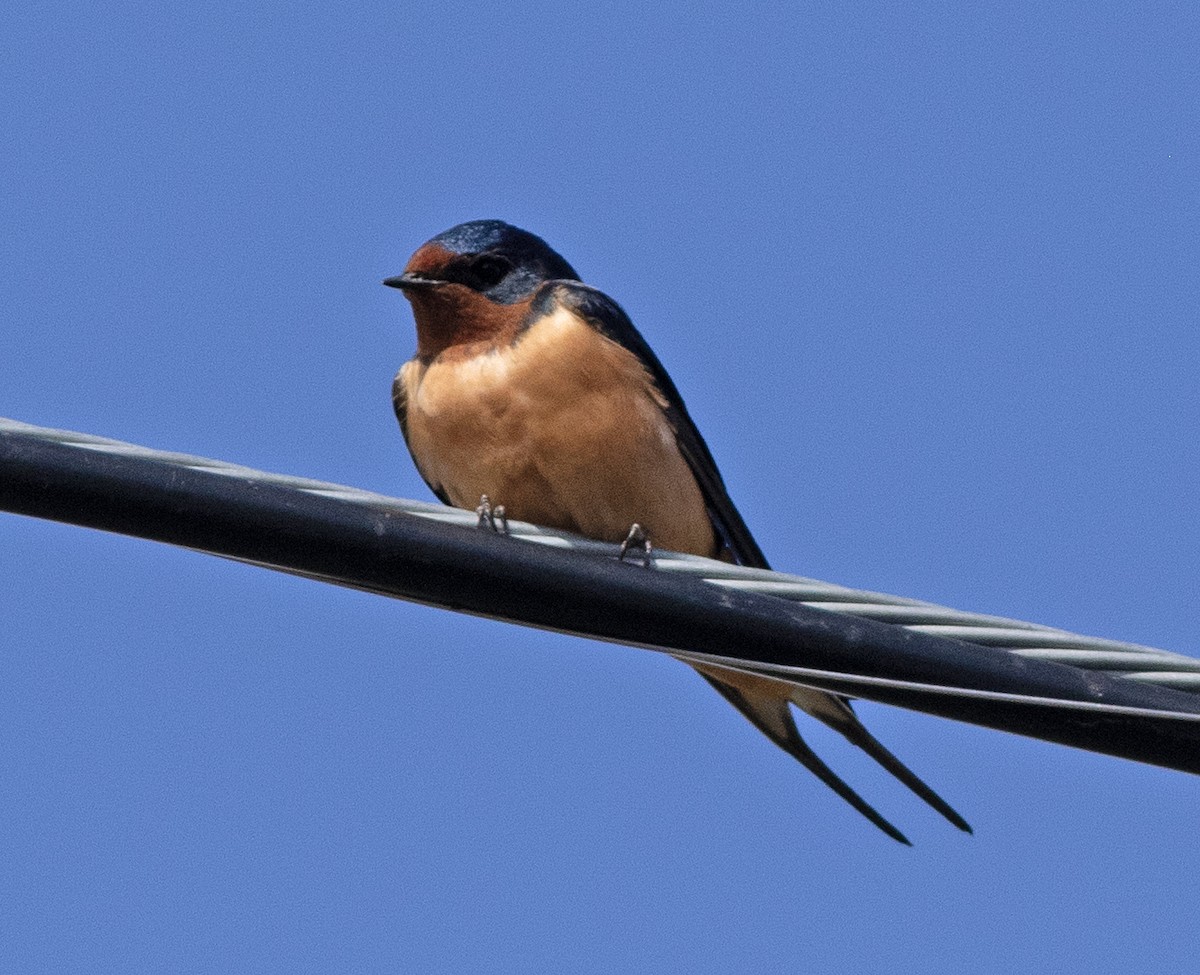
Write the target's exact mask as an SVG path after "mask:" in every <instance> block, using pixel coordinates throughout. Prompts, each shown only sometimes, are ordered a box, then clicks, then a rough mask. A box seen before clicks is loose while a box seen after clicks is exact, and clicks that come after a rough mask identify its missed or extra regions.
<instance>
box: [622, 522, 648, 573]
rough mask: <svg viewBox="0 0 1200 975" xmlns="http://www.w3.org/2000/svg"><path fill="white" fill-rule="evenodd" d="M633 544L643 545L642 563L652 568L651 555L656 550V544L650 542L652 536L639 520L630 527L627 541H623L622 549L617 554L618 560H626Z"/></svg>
mask: <svg viewBox="0 0 1200 975" xmlns="http://www.w3.org/2000/svg"><path fill="white" fill-rule="evenodd" d="M632 545H637V546H640V547H641V549H642V565H643V566H644V567H645V568H647V569H648V568H650V555H651V554H652V553H653V551H654V546H653V545H651V544H650V536H649V535H647V534H646V533H645V531H643V529H642V526H641V525H639V524H638V523H637V522H634V523H633V527H632V528H630V529H629V534H628V535H626V536H625V541H623V542H622V543H621V551H620V553H619V554H618V555H617V561H618V562H624V561H625V553H626V552H628V551H629V548H630V546H632Z"/></svg>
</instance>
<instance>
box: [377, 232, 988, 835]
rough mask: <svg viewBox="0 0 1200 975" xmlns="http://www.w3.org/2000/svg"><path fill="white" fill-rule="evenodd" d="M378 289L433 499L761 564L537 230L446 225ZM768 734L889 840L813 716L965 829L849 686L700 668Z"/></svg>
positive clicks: (728, 504) (617, 330) (688, 444)
mask: <svg viewBox="0 0 1200 975" xmlns="http://www.w3.org/2000/svg"><path fill="white" fill-rule="evenodd" d="M383 283H384V284H386V285H388V286H390V287H393V288H399V289H400V290H401V291H403V292H404V295H405V297H406V298H408V300H409V302H410V303H411V304H412V310H413V318H414V319H415V321H416V328H417V352H416V355H415V356H414V357H413V358H412V359H411V360H409V361H408V362H406V363H405V364H404V365H403V366H402V367H401V369H400V371H399V373H398V374H397V375H396V379H395V382H394V384H393V387H392V398H393V403H394V404H395V408H396V416H397V418H398V419H399V421H400V429H401V431H403V433H404V438H405V441H406V442H407V444H408V449H409V451H410V452H411V453H412V457H413V460H414V462H415V463H416V466H417V470H418V471H420V473H421V476H422V477H423V478H424V479H425V482H426V483H427V484H428V485H429V487H430V488H431V489H432V490H433V493H434V494H436V495H437V496H438V497H439V498H440V499H441V500H442V501H443V502H444V503H446V504H449V505H454V506H456V507H459V508H467V509H473V508H475V507H476V505H478V504H479V503H480V499H481V497H482V496H484V495H486V496H488V497H490V498H492V499H495V500H496V501H497V502H501V501H502V502H503V505H504V507H505V509H506V511H507V514H508V515H509V516H510V517H513V518H516V519H519V520H521V521H528V522H533V523H535V524H538V525H545V526H548V527H552V528H561V529H565V530H567V531H572V532H576V533H578V534H580V535H584V536H587V537H589V538H594V539H599V540H602V541H613V542H619V541H621V540H622V539H624V538H627V533H628V532H629V531H630V528H631V526H632V525H634V524H635V523H636V524H637V525H640V526H641V527H642V529H643V530H644V532H645V533H646V535H647V536H648V537H649V538H650V539H652V540H653V543H654V544H655V545H657V546H661V547H663V548H667V549H672V550H674V551H678V552H689V553H692V554H695V555H703V556H708V557H710V558H723V559H725V560H727V561H731V562H736V563H738V564H739V565H747V566H754V567H757V568H762V569H765V568H768V565H767V560H766V558H765V557H764V555H763V553H762V550H761V549H760V548H759V546H758V543H757V542H755V540H754V537H753V536H752V535H751V534H750V529H749V528H748V527H747V526H746V523H745V521H743V520H742V516H741V515H740V514H739V513H738V510H737V508H735V507H734V504H733V502H732V501H731V500H730V497H729V494H728V492H727V491H726V489H725V484H724V482H723V481H722V479H721V475H720V473H718V471H717V465H716V463H715V462H714V460H713V458H712V454H711V453H710V452H709V449H708V446H707V445H706V444H705V442H704V440H703V438H702V437H701V436H700V432H699V431H698V430H697V429H696V425H695V424H694V423H693V422H692V418H691V417H690V416H689V415H688V411H687V409H686V408H685V407H684V405H683V399H682V398H681V397H680V395H679V391H678V390H677V389H676V388H675V384H674V383H673V382H671V379H670V377H669V376H668V375H667V373H666V370H665V369H663V367H662V364H661V363H660V362H659V361H658V359H657V357H656V356H655V355H654V353H653V352H652V351H651V350H650V347H649V345H647V344H646V341H645V339H643V338H642V336H641V335H640V334H639V333H638V331H637V329H635V328H634V326H633V323H632V322H631V321H630V320H629V317H628V316H627V315H626V314H625V312H624V311H623V310H622V309H621V307H620V306H619V305H618V304H617V303H616V302H615V301H613V300H612V299H611V298H609V297H608V296H607V295H605V294H604V293H603V292H600V291H597V290H596V289H595V288H591V287H589V286H588V285H586V284H583V283H582V282H581V281H580V278H579V275H578V274H576V273H575V270H574V268H572V267H571V265H570V264H568V263H567V262H566V261H565V260H564V259H563V258H562V257H561V256H559V255H558V254H557V253H556V252H555V251H554V250H552V249H551V248H550V247H549V246H548V245H547V244H546V242H545V241H543V240H542V239H541V238H540V237H535V236H534V235H533V234H531V233H528V232H526V231H524V230H519V229H518V228H516V227H513V226H510V225H509V224H506V223H503V222H501V221H498V220H477V221H472V222H470V223H464V224H459V225H458V226H457V227H452V228H451V229H450V230H447V231H446V232H445V233H442V234H439V235H438V236H436V237H434V238H433V239H432V240H430V241H428V242H427V243H425V244H424V245H422V246H421V247H420V248H419V249H418V250H417V252H416V253H415V254H413V256H412V258H411V259H410V260H409V262H408V265H407V266H406V267H405V268H404V271H403V273H401V274H399V275H397V276H395V277H390V278H388V279H387V280H386V281H384V282H383ZM695 669H696V670H697V671H699V672H700V674H701V676H702V677H704V679H705V680H707V681H708V682H709V683H710V684H711V685H712V686H713V687H715V688H716V689H717V691H719V692H720V693H721V695H722V696H723V697H725V699H726V700H728V701H729V702H730V703H731V704H732V705H733V706H734V707H736V708H737V709H738V710H739V711H741V712H742V714H743V715H745V716H746V717H747V718H749V720H750V721H751V723H752V724H753V725H754V726H755V727H756V728H758V729H759V730H760V731H761V732H762V733H763V734H764V735H766V736H767V738H769V739H770V740H771V741H773V742H774V743H775V744H776V745H778V746H779V747H780V748H782V749H783V750H784V751H785V752H787V753H788V754H789V755H791V756H793V757H794V758H796V759H797V760H798V761H799V762H800V763H801V764H802V765H803V766H804V767H805V768H807V769H809V770H810V771H811V772H813V773H814V774H815V775H816V776H817V777H818V778H819V779H820V780H821V781H822V782H824V783H825V784H826V785H828V786H829V787H830V788H831V789H833V791H834V792H836V793H837V794H838V795H839V796H841V797H842V798H843V799H845V800H846V801H847V802H848V803H849V804H850V805H851V806H853V807H854V808H855V809H857V810H858V811H859V812H860V813H862V814H863V815H864V816H865V817H866V818H867V819H869V820H870V821H871V822H872V823H874V824H875V825H876V826H878V827H879V828H880V829H881V830H883V831H884V832H885V833H887V834H888V835H889V836H891V837H893V838H894V839H896V840H899V841H900V842H901V843H905V844H907V843H908V840H907V839H906V838H905V836H904V835H903V834H902V833H901V832H900V831H899V830H898V829H896V827H895V826H893V825H892V824H891V823H889V822H888V821H887V820H886V819H884V818H883V817H882V816H881V815H880V814H879V813H878V812H876V811H875V809H874V808H872V807H871V806H870V805H869V804H868V803H867V802H866V801H865V800H863V799H862V798H861V797H860V796H859V795H858V794H857V793H856V792H855V791H854V790H853V789H851V788H850V786H848V785H847V784H846V783H845V782H843V781H842V780H841V779H840V778H839V777H838V776H837V775H836V774H835V773H834V772H833V771H832V770H831V769H830V768H829V767H828V766H827V765H826V764H825V763H824V762H823V761H821V759H819V758H818V757H817V756H816V755H815V754H814V753H813V751H812V750H811V749H810V748H809V747H808V745H807V744H805V742H804V740H803V739H802V738H801V737H800V733H799V731H798V730H797V728H796V723H795V720H794V718H793V715H792V711H791V708H790V705H791V704H795V705H796V706H798V707H799V708H800V709H801V710H803V711H806V712H807V713H808V714H810V715H812V716H813V717H815V718H817V719H818V720H819V721H822V722H824V723H825V724H826V725H828V726H829V727H831V728H833V729H834V730H835V731H837V732H839V733H840V734H842V735H843V736H845V737H846V738H847V739H848V740H849V741H851V742H852V743H853V744H855V745H857V746H858V747H859V748H862V749H863V750H864V751H865V752H866V753H867V754H868V755H870V756H871V757H872V758H873V759H875V761H877V762H878V763H879V764H880V765H882V766H883V767H884V768H885V769H887V771H888V772H890V773H891V774H892V775H894V776H895V777H896V778H897V779H899V780H900V781H901V782H903V783H904V784H905V785H906V786H907V787H908V788H909V789H911V790H912V791H913V792H914V793H916V794H917V795H918V796H920V797H921V798H922V799H923V800H924V801H925V802H927V803H928V804H929V805H930V806H932V807H933V808H934V809H936V810H937V811H938V812H939V813H941V814H942V815H943V816H944V817H946V819H948V820H949V821H950V822H951V823H953V824H954V825H955V826H957V827H958V828H959V829H961V830H965V831H966V832H970V831H971V828H970V826H968V825H967V823H966V821H965V820H963V818H962V817H961V816H959V815H958V813H956V812H955V811H954V810H953V809H951V808H950V806H949V805H947V804H946V802H945V801H943V800H942V799H941V798H940V797H939V796H938V795H937V794H935V793H934V792H933V790H931V789H930V788H929V787H928V786H927V785H925V783H924V782H922V781H921V780H920V779H919V778H917V776H916V775H914V774H913V773H912V772H911V771H909V769H908V768H906V767H905V766H904V765H903V764H901V762H900V761H899V759H897V758H896V757H895V756H894V755H892V753H891V752H889V751H888V750H887V749H886V748H884V746H883V745H881V744H880V743H879V742H878V741H877V740H876V739H875V738H874V737H873V736H872V735H871V733H870V732H869V731H867V729H866V727H864V726H863V724H862V723H861V722H860V721H859V720H858V718H857V716H856V715H855V714H854V712H853V710H852V709H851V707H850V702H849V700H848V699H847V698H844V697H841V696H840V695H836V694H829V693H826V692H824V691H818V690H813V689H810V688H804V687H797V686H795V685H793V684H789V683H786V682H783V681H779V680H773V679H770V678H767V677H759V676H752V675H747V674H743V673H739V672H736V671H731V670H726V669H723V668H720V667H712V666H708V665H703V666H701V665H696V666H695Z"/></svg>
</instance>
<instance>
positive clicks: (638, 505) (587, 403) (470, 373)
mask: <svg viewBox="0 0 1200 975" xmlns="http://www.w3.org/2000/svg"><path fill="white" fill-rule="evenodd" d="M397 382H398V383H402V384H403V385H404V389H405V392H406V399H407V433H408V444H409V449H410V450H411V451H412V454H413V458H414V460H415V461H416V463H417V466H418V467H419V468H420V470H421V473H422V474H423V475H424V477H425V478H426V480H428V481H429V482H430V483H431V484H434V485H436V486H438V487H440V488H441V489H442V490H443V491H444V492H445V493H446V495H447V496H448V497H449V498H450V500H451V501H452V502H453V503H454V504H455V505H456V506H458V507H462V508H474V507H475V506H476V505H478V504H479V499H480V496H481V495H484V494H486V495H487V496H488V497H489V499H491V501H492V503H494V504H502V505H504V507H505V509H506V510H507V513H508V515H509V517H511V518H515V519H518V520H521V521H530V522H533V523H535V524H539V525H546V526H549V527H555V528H563V529H567V530H569V531H574V532H578V533H579V534H582V535H585V536H587V537H589V538H596V539H600V540H604V541H613V542H619V541H621V540H622V539H624V538H625V536H626V534H627V533H628V531H629V528H630V526H631V525H632V524H633V523H634V522H637V523H638V524H640V525H641V526H642V527H643V528H644V529H645V530H646V532H647V533H648V534H649V536H650V538H651V540H652V541H653V543H654V544H655V546H657V547H660V548H667V549H672V550H675V551H683V552H691V553H694V554H697V555H713V554H714V553H715V550H716V544H715V539H714V534H713V529H712V525H711V522H710V521H709V518H708V513H707V510H706V508H705V505H704V499H703V496H702V495H701V492H700V489H699V487H698V486H697V484H696V480H695V478H694V477H693V476H692V473H691V470H690V469H689V468H688V466H687V463H686V462H685V461H684V459H683V457H682V456H681V454H680V452H679V449H678V447H677V445H676V443H675V436H674V432H673V431H672V430H671V428H670V426H669V425H668V424H667V422H666V420H665V417H664V415H663V411H662V407H661V405H660V400H659V398H658V396H657V392H656V390H655V389H654V388H653V386H652V384H651V382H650V379H649V376H648V375H647V374H646V372H645V370H644V369H643V368H642V366H641V364H640V363H639V362H638V360H637V359H636V357H635V356H633V355H632V354H631V353H630V352H628V351H627V350H626V349H623V348H622V347H621V346H619V345H617V344H615V343H613V342H610V341H609V340H607V339H605V338H603V337H602V336H600V335H599V334H598V333H596V332H595V331H594V330H592V329H591V328H589V327H588V326H586V325H585V324H583V323H580V322H578V320H576V319H574V318H573V317H572V316H570V315H569V314H567V313H560V314H556V315H552V316H550V317H548V318H546V319H544V320H543V321H542V322H539V323H538V324H537V325H536V326H534V328H532V329H531V330H530V331H529V332H527V333H526V334H525V336H523V337H522V339H521V341H520V342H518V343H517V344H516V345H515V346H513V347H511V348H506V349H502V350H498V351H496V352H493V353H489V354H487V355H483V356H477V357H475V358H471V359H466V360H459V361H453V360H448V361H443V359H439V360H436V361H435V362H434V363H433V364H432V365H430V366H428V367H425V366H422V365H420V364H419V363H417V362H411V363H408V364H407V365H406V366H405V367H404V369H402V370H401V372H400V375H399V376H398V377H397Z"/></svg>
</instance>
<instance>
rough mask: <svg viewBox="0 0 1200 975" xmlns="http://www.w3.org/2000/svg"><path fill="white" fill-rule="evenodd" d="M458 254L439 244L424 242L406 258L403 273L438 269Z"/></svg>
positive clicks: (423, 272)
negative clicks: (406, 261) (406, 262)
mask: <svg viewBox="0 0 1200 975" xmlns="http://www.w3.org/2000/svg"><path fill="white" fill-rule="evenodd" d="M457 256H458V255H457V254H455V253H454V251H452V250H448V249H447V248H445V247H443V246H442V245H441V244H425V245H423V246H422V247H420V248H418V249H417V252H416V253H415V254H413V256H412V257H410V258H409V259H408V264H407V265H406V266H405V268H404V273H405V274H428V273H429V272H430V271H440V270H441V269H442V268H444V267H445V266H446V265H447V264H449V263H450V262H451V261H452V260H454V258H456V257H457Z"/></svg>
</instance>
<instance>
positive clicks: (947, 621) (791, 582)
mask: <svg viewBox="0 0 1200 975" xmlns="http://www.w3.org/2000/svg"><path fill="white" fill-rule="evenodd" d="M0 432H6V433H16V434H21V435H23V436H30V437H36V438H39V439H43V440H46V441H49V442H52V443H57V444H61V445H64V446H70V447H75V448H78V449H80V450H89V451H97V452H100V453H105V454H110V455H113V456H123V457H139V458H143V459H147V460H154V461H156V462H158V463H164V464H173V465H177V466H179V467H182V468H188V469H191V470H202V471H207V472H210V473H216V474H222V475H227V476H229V477H235V478H241V479H243V480H246V481H250V482H258V483H269V484H275V485H279V486H282V487H288V488H292V489H294V490H298V491H303V492H306V493H309V494H314V495H319V496H322V497H328V498H336V499H338V500H341V501H345V502H349V503H353V504H362V505H369V506H371V507H373V508H377V509H383V510H390V511H396V512H400V513H404V514H409V515H416V516H418V517H421V518H428V519H430V520H433V521H441V522H448V523H451V524H457V525H475V524H476V523H477V522H478V516H477V515H476V514H475V513H473V512H470V511H464V510H461V509H458V508H448V507H445V506H444V505H440V504H432V503H428V502H422V501H410V500H404V499H399V498H393V497H389V496H387V495H383V494H377V493H375V492H372V491H364V490H362V489H359V488H352V487H347V486H345V485H341V484H332V483H329V482H326V481H319V480H314V479H312V478H305V477H295V476H292V475H285V474H272V473H268V472H265V471H260V470H256V469H254V468H250V467H244V466H242V465H239V464H231V463H227V462H225V461H219V460H211V459H209V458H205V457H196V456H193V455H191V454H183V453H176V452H170V451H159V450H151V449H149V448H147V447H141V446H138V445H135V444H129V443H124V442H122V441H118V440H110V439H108V438H105V437H96V436H91V435H88V434H82V433H76V432H73V431H67V430H52V429H48V428H45V427H38V426H33V425H31V424H27V423H21V422H19V421H16V420H9V419H5V418H2V417H0ZM508 530H509V534H510V535H511V536H512V537H514V538H518V539H522V540H524V541H530V542H536V543H538V544H542V545H547V546H551V547H555V548H566V549H571V550H575V551H581V552H587V553H591V554H600V555H607V556H615V555H616V553H617V551H618V548H619V547H618V546H617V545H614V544H609V543H605V542H597V541H592V540H590V539H585V538H581V537H579V536H577V535H573V534H570V533H568V532H562V531H556V530H554V529H549V528H542V527H539V526H537V525H530V524H527V523H524V522H518V521H510V522H509V523H508ZM654 565H655V567H656V569H657V570H658V571H661V572H667V573H675V574H678V575H686V576H691V577H694V578H699V579H702V580H703V581H705V582H709V583H712V584H715V585H718V586H725V587H728V588H730V589H736V590H741V591H746V592H753V593H757V594H759V595H769V596H777V597H780V598H782V599H787V600H792V601H794V602H798V603H801V604H803V605H806V606H810V607H813V608H815V609H822V610H828V611H831V612H836V613H842V614H845V615H848V616H857V617H862V618H866V619H871V620H875V621H877V622H881V623H889V624H893V625H896V626H900V627H904V628H906V629H909V630H913V631H916V632H920V633H926V634H930V635H932V636H940V637H946V638H950V639H954V640H961V641H963V642H966V643H974V644H978V645H981V646H987V647H993V648H997V649H1002V650H1006V651H1008V652H1010V653H1013V654H1016V655H1018V656H1022V657H1030V658H1035V659H1038V660H1043V661H1049V662H1053V663H1062V664H1068V665H1070V666H1073V667H1079V668H1083V669H1087V670H1098V671H1104V672H1106V673H1107V674H1108V675H1109V676H1114V677H1123V678H1126V679H1129V680H1135V681H1141V682H1144V683H1148V684H1157V685H1160V686H1164V687H1171V688H1175V689H1177V690H1186V691H1193V692H1200V659H1197V658H1194V657H1188V656H1184V655H1182V654H1177V653H1170V652H1167V651H1165V650H1158V649H1155V648H1152V647H1145V646H1141V645H1139V644H1135V643H1125V642H1121V641H1117V640H1106V639H1102V638H1099V637H1089V636H1081V635H1079V634H1076V633H1071V632H1069V631H1066V630H1060V629H1055V628H1053V627H1048V626H1041V625H1039V624H1036V623H1027V622H1023V621H1020V620H1011V619H1005V618H1003V617H999V616H988V615H984V614H980V613H967V612H963V611H961V610H956V609H952V608H950V607H946V606H939V605H937V604H935V603H927V602H922V601H920V600H916V599H907V598H904V597H900V596H891V595H887V594H884V593H876V592H868V591H865V590H861V589H850V588H847V587H845V586H839V585H835V584H833V583H829V582H821V581H818V580H815V579H806V578H803V577H801V576H795V575H789V574H786V573H782V572H774V571H770V570H767V569H750V568H744V567H742V566H736V565H730V564H728V563H725V562H718V561H715V560H713V559H706V558H702V557H700V556H696V555H683V554H679V553H674V552H663V551H656V552H655V554H654Z"/></svg>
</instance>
